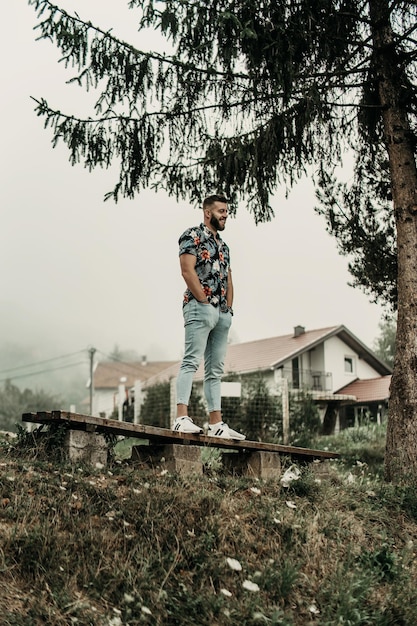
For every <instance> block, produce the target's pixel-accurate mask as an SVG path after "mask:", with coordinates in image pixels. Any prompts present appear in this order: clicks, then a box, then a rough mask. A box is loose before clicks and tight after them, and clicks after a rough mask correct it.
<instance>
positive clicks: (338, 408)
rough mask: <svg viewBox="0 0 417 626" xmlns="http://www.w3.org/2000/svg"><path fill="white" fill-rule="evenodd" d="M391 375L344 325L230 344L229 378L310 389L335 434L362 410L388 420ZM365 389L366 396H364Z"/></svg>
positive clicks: (162, 376) (170, 373) (172, 372)
mask: <svg viewBox="0 0 417 626" xmlns="http://www.w3.org/2000/svg"><path fill="white" fill-rule="evenodd" d="M179 366H180V363H175V364H172V365H171V366H170V367H169V368H167V369H166V370H161V371H160V372H158V373H157V374H156V375H155V376H152V377H149V378H148V379H147V380H146V382H145V383H144V387H145V388H146V387H148V386H152V385H154V384H156V383H158V382H163V381H168V380H172V379H174V378H175V377H176V375H177V373H178V369H179ZM391 372H392V370H391V368H390V367H389V366H388V365H387V364H386V363H384V362H383V361H381V359H380V358H379V357H377V356H376V354H374V352H373V351H372V350H371V349H370V348H368V347H367V346H366V345H365V344H364V343H363V342H362V341H360V339H358V338H357V337H356V336H355V335H354V334H353V333H352V332H350V330H348V329H347V328H346V327H345V326H343V325H340V326H331V327H327V328H320V329H315V330H306V329H305V328H304V327H303V326H296V327H295V328H294V332H292V333H291V334H288V335H281V336H278V337H270V338H266V339H259V340H256V341H250V342H246V343H237V344H230V345H229V346H228V348H227V353H226V358H225V377H226V376H227V375H231V374H233V375H235V376H238V377H239V378H240V379H241V380H244V378H245V377H247V376H249V375H253V374H262V376H263V377H264V378H265V380H266V382H267V384H268V386H269V388H270V389H271V390H277V388H278V387H279V384H280V382H281V381H282V379H285V380H286V381H287V383H288V388H289V391H290V393H297V390H309V391H310V392H311V394H312V396H313V398H314V400H315V402H316V403H317V404H318V406H319V408H320V411H321V416H322V421H323V425H324V430H325V432H332V431H333V430H334V428H335V427H337V425H338V424H339V422H340V423H341V425H342V426H344V425H350V424H351V423H353V422H354V421H355V420H356V419H357V415H358V412H357V410H356V409H358V408H359V407H360V408H361V411H360V412H361V413H363V412H364V411H365V410H367V411H369V412H370V413H371V414H372V415H374V416H375V417H377V418H378V419H382V418H383V415H384V411H385V409H386V407H387V402H388V396H389V382H390V378H391V377H390V375H391ZM203 376H204V371H203V365H201V366H200V368H199V370H198V371H197V373H196V376H195V382H196V384H200V385H201V384H202V381H203ZM355 381H356V382H358V381H367V384H366V387H364V386H362V388H361V387H360V385H356V386H354V385H353V383H355ZM365 388H366V394H364V393H360V392H359V390H360V389H362V391H363V390H364V389H365ZM349 407H350V409H349V410H348V408H349Z"/></svg>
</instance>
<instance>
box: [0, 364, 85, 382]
mask: <svg viewBox="0 0 417 626" xmlns="http://www.w3.org/2000/svg"><path fill="white" fill-rule="evenodd" d="M86 362H87V361H78V363H68V364H67V365H58V366H56V367H50V368H48V369H45V370H39V371H38V372H29V373H28V374H17V375H16V376H7V377H6V378H0V383H4V382H5V381H6V380H10V381H12V380H17V379H20V378H29V377H31V376H38V374H46V373H47V372H55V371H57V370H63V369H68V368H70V367H76V366H78V365H85V364H86Z"/></svg>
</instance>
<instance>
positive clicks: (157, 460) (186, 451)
mask: <svg viewBox="0 0 417 626" xmlns="http://www.w3.org/2000/svg"><path fill="white" fill-rule="evenodd" d="M132 460H133V461H140V462H142V463H146V464H148V465H151V466H155V465H158V466H160V467H161V469H166V470H168V471H169V472H178V473H179V474H182V475H184V476H185V475H187V474H202V473H203V463H202V461H201V447H200V446H190V445H187V444H175V443H173V444H166V445H160V446H158V445H150V446H144V445H139V446H133V448H132Z"/></svg>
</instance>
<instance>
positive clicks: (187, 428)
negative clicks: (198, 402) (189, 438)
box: [172, 415, 203, 435]
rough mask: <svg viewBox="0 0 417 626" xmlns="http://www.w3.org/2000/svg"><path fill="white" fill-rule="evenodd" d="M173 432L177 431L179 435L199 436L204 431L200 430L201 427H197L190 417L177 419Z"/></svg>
mask: <svg viewBox="0 0 417 626" xmlns="http://www.w3.org/2000/svg"><path fill="white" fill-rule="evenodd" d="M172 430H175V432H177V433H194V434H199V435H201V433H202V432H203V429H202V428H200V426H196V424H194V422H193V420H192V419H191V417H188V415H186V416H185V417H177V419H176V420H175V422H174V424H173V425H172Z"/></svg>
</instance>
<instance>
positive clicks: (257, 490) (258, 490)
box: [250, 487, 261, 496]
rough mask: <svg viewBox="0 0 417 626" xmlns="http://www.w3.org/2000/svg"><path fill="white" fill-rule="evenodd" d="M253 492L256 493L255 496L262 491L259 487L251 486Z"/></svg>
mask: <svg viewBox="0 0 417 626" xmlns="http://www.w3.org/2000/svg"><path fill="white" fill-rule="evenodd" d="M250 490H251V492H252V493H254V494H255V496H259V495H260V493H261V490H260V489H258V487H251V488H250Z"/></svg>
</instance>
